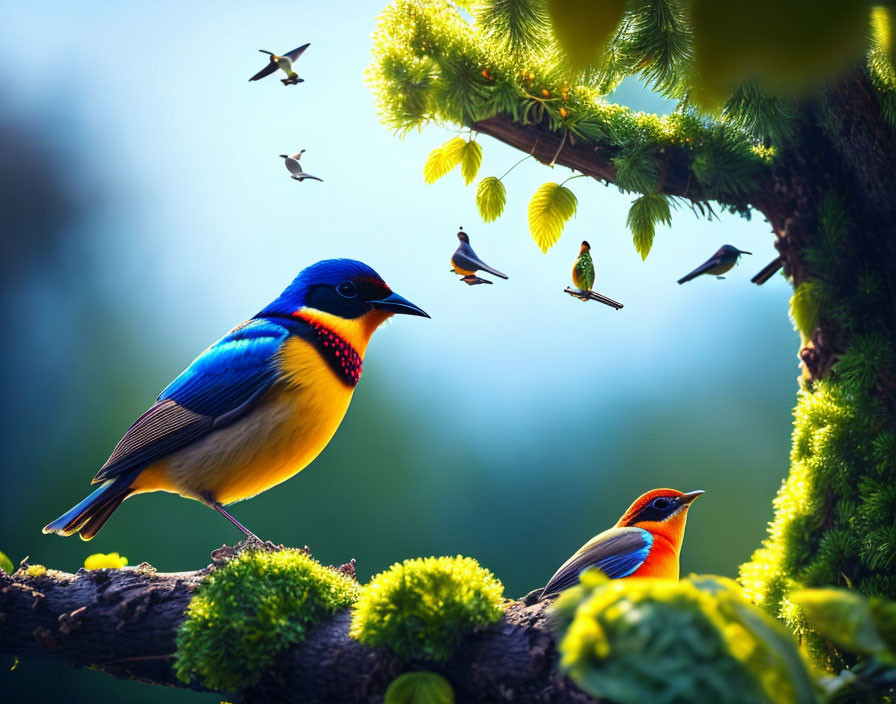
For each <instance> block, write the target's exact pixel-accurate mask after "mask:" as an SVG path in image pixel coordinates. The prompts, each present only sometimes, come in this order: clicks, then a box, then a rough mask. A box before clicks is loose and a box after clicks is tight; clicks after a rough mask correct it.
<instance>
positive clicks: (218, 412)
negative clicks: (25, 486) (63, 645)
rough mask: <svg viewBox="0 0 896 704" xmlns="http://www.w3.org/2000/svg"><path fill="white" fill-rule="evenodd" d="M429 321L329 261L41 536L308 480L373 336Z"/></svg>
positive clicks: (305, 274)
mask: <svg viewBox="0 0 896 704" xmlns="http://www.w3.org/2000/svg"><path fill="white" fill-rule="evenodd" d="M396 313H398V314H407V315H420V316H424V317H426V318H428V317H429V316H428V315H427V314H426V313H425V312H423V310H421V309H420V308H418V307H417V306H415V305H414V304H413V303H411V302H410V301H408V300H406V299H405V298H402V297H401V296H399V295H398V294H397V293H393V292H392V290H391V289H390V288H389V287H388V286H387V285H386V283H385V282H384V281H383V280H382V279H381V278H380V276H379V275H378V274H377V273H376V272H375V271H374V270H373V269H371V268H370V267H369V266H367V265H366V264H362V263H361V262H358V261H354V260H351V259H330V260H326V261H322V262H318V263H317V264H314V265H312V266H309V267H308V268H307V269H305V270H304V271H302V272H301V273H300V274H299V275H298V276H297V277H296V278H295V280H294V281H293V282H292V283H291V284H290V285H289V286H288V287H287V288H286V290H285V291H283V293H281V294H280V296H279V297H278V298H276V299H275V300H274V301H273V302H272V303H271V304H270V305H268V306H267V307H266V308H264V310H262V311H261V312H260V313H258V314H257V315H256V316H255V317H253V318H251V319H249V320H247V321H246V322H244V323H241V324H240V325H237V326H236V327H235V328H234V329H233V330H231V331H230V332H229V333H227V334H226V335H225V336H224V337H222V338H221V339H220V340H218V341H217V342H215V343H214V344H213V345H212V346H211V347H209V348H208V349H206V350H205V351H204V352H203V353H202V354H200V355H199V356H198V357H197V358H196V359H195V360H193V362H192V364H190V366H189V367H187V369H186V370H185V371H183V372H182V373H181V375H180V376H178V377H177V378H176V379H175V380H174V381H173V382H171V384H169V385H168V387H167V388H166V389H165V390H164V391H162V393H161V394H159V397H158V399H157V400H156V402H155V404H153V405H152V407H150V408H149V410H147V411H146V412H145V413H144V414H143V415H142V416H140V417H139V418H138V419H137V420H136V422H134V424H133V425H132V426H131V427H130V428H129V429H128V431H127V432H126V433H125V434H124V437H123V438H122V439H121V440H120V441H119V442H118V444H117V445H116V446H115V449H114V450H113V452H112V456H111V457H109V459H108V461H107V462H106V464H104V465H103V466H102V468H101V469H100V471H99V473H97V475H96V477H94V479H93V483H94V484H100V487H99V488H98V489H97V490H96V491H94V492H93V493H92V494H91V495H90V496H88V497H87V498H86V499H84V500H83V501H82V502H81V503H79V504H78V505H77V506H75V507H74V508H72V509H71V510H69V511H67V512H66V513H64V514H63V515H62V516H60V517H59V518H57V519H56V520H55V521H53V522H52V523H50V524H49V525H48V526H46V527H45V528H44V533H58V534H59V535H72V534H73V533H76V532H80V534H81V538H82V539H84V540H90V539H91V538H92V537H93V536H95V535H96V534H97V532H98V531H99V530H100V528H102V526H103V524H104V523H105V522H106V521H107V520H108V519H109V516H111V515H112V513H113V512H114V511H115V509H117V508H118V506H119V505H120V504H121V502H122V501H124V500H125V499H127V498H129V497H131V496H134V495H136V494H143V493H146V492H150V491H170V492H173V493H176V494H180V495H181V496H183V497H185V498H188V499H195V500H196V501H200V502H202V503H204V504H205V505H206V506H209V507H210V508H213V509H214V510H216V511H217V512H218V513H220V514H221V515H223V516H224V517H225V518H227V519H228V520H229V521H230V522H231V523H233V524H234V525H235V526H236V527H237V528H239V529H240V530H241V531H242V532H243V533H244V534H245V535H246V537H248V538H252V539H257V538H256V537H255V536H254V535H253V534H252V533H251V532H250V531H249V530H247V529H246V528H245V527H244V526H243V525H242V524H240V522H239V521H237V520H236V519H235V518H234V517H233V516H231V515H230V514H229V513H228V512H227V510H226V509H225V508H224V506H225V505H227V504H232V503H234V502H236V501H242V500H243V499H248V498H250V497H252V496H255V495H257V494H260V493H261V492H263V491H265V490H267V489H270V488H271V487H272V486H275V485H277V484H279V483H280V482H283V481H285V480H287V479H289V478H290V477H292V476H293V475H294V474H296V473H298V472H300V471H301V470H302V469H304V468H305V467H306V466H308V464H310V463H311V461H312V460H314V458H315V457H317V455H318V454H319V453H320V452H321V451H322V450H323V449H324V447H325V446H326V445H327V443H328V442H329V441H330V438H332V437H333V434H334V433H335V432H336V429H337V428H338V427H339V424H340V423H341V422H342V418H343V416H344V415H345V412H346V410H347V409H348V405H349V402H350V401H351V398H352V394H353V392H354V390H355V385H356V384H357V383H358V380H359V379H360V377H361V367H362V364H363V361H364V352H365V351H366V349H367V343H368V342H369V341H370V338H371V336H372V335H373V332H374V331H375V330H376V329H377V328H378V327H379V326H380V325H381V324H382V323H383V322H384V321H385V320H386V319H388V318H389V317H391V316H392V315H393V314H396Z"/></svg>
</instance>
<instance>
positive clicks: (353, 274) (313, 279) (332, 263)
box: [259, 259, 382, 316]
mask: <svg viewBox="0 0 896 704" xmlns="http://www.w3.org/2000/svg"><path fill="white" fill-rule="evenodd" d="M358 279H373V280H374V281H380V282H382V278H381V277H380V275H379V274H377V273H376V272H375V271H374V270H373V269H371V268H370V267H369V266H367V265H366V264H364V263H363V262H359V261H357V260H355V259H324V260H323V261H319V262H317V263H316V264H312V265H311V266H309V267H306V268H304V269H302V271H300V272H299V275H298V276H296V278H295V279H293V281H292V283H291V284H290V285H289V286H287V287H286V289H284V291H283V293H281V294H280V295H279V296H278V297H277V298H275V299H274V300H273V301H272V302H271V303H270V304H269V305H267V306H266V307H265V309H264V310H262V311H261V312H260V313H259V315H260V316H264V315H289V314H291V313H292V312H293V311H296V310H298V309H299V308H301V307H302V306H304V305H305V299H306V296H307V295H308V293H309V292H310V291H311V289H313V288H314V287H315V286H321V285H325V286H338V285H339V284H340V283H342V282H343V281H355V280H358Z"/></svg>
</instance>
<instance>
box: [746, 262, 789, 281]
mask: <svg viewBox="0 0 896 704" xmlns="http://www.w3.org/2000/svg"><path fill="white" fill-rule="evenodd" d="M782 266H784V262H783V260H782V259H781V257H776V258H775V259H773V260H772V261H770V262H769V263H768V264H766V265H765V266H764V267H763V268H762V271H760V272H759V273H758V274H756V276H754V277H753V278H752V279H750V281H752V282H753V283H754V284H756V285H757V286H762V284H764V283H765V282H766V281H768V280H769V279H770V278H772V277H773V276H774V275H775V274H777V273H778V270H779V269H780V268H781V267H782Z"/></svg>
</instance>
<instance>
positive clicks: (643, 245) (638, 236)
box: [627, 193, 672, 259]
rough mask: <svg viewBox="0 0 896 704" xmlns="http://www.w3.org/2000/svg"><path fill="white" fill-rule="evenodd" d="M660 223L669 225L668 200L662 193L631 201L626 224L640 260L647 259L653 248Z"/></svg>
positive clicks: (670, 220) (670, 218)
mask: <svg viewBox="0 0 896 704" xmlns="http://www.w3.org/2000/svg"><path fill="white" fill-rule="evenodd" d="M660 223H663V224H666V225H671V224H672V215H671V213H670V212H669V198H668V197H667V196H665V195H664V194H662V193H648V194H647V195H643V196H641V197H640V198H636V199H635V200H634V201H632V207H631V208H629V211H628V220H627V224H628V227H629V229H630V230H631V231H632V239H633V240H634V243H635V249H636V250H638V254H640V255H641V259H647V255H648V254H650V249H651V247H653V238H654V235H655V234H656V226H657V225H658V224H660Z"/></svg>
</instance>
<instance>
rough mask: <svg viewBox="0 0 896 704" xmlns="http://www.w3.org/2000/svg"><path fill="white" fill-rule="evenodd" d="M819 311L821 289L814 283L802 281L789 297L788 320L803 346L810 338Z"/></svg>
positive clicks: (815, 325)
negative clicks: (790, 321) (791, 322)
mask: <svg viewBox="0 0 896 704" xmlns="http://www.w3.org/2000/svg"><path fill="white" fill-rule="evenodd" d="M820 310H821V289H820V287H819V285H818V283H816V282H815V281H803V283H801V284H800V285H799V286H797V287H796V290H795V291H794V292H793V295H792V296H791V297H790V319H791V320H792V321H793V327H794V328H795V329H796V331H797V332H798V333H799V334H800V336H801V337H802V340H803V344H805V343H806V341H807V340H810V339H811V338H812V333H813V332H814V331H815V328H816V327H817V326H818V313H819V311H820Z"/></svg>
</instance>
